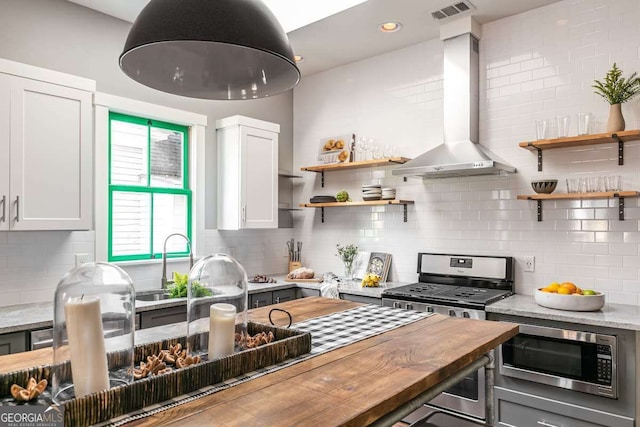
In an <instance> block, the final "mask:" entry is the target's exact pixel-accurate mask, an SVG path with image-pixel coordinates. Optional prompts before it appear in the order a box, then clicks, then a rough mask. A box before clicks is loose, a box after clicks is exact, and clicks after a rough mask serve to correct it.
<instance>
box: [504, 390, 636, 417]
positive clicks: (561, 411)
mask: <svg viewBox="0 0 640 427" xmlns="http://www.w3.org/2000/svg"><path fill="white" fill-rule="evenodd" d="M494 395H495V402H496V406H495V408H496V422H497V425H499V426H505V427H513V426H517V427H633V426H634V420H633V419H631V418H628V417H623V416H620V415H615V414H611V413H607V412H602V411H596V410H593V409H590V408H588V407H585V406H579V405H573V404H569V403H563V402H559V401H557V400H552V399H547V398H544V397H539V396H536V395H533V394H529V393H522V392H519V391H515V390H509V389H505V388H502V387H495V388H494Z"/></svg>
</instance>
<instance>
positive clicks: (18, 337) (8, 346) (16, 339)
mask: <svg viewBox="0 0 640 427" xmlns="http://www.w3.org/2000/svg"><path fill="white" fill-rule="evenodd" d="M26 350H27V334H26V333H25V332H13V333H10V334H2V335H0V355H4V354H13V353H20V352H22V351H26Z"/></svg>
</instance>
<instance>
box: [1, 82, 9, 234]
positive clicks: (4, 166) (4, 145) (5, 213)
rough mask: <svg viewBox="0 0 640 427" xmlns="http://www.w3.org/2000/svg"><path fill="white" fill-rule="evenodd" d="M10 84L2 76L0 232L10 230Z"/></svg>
mask: <svg viewBox="0 0 640 427" xmlns="http://www.w3.org/2000/svg"><path fill="white" fill-rule="evenodd" d="M10 84H11V79H10V77H9V76H7V75H6V74H0V230H8V229H9V197H10V196H9V165H10V159H9V153H10V151H9V147H10V145H9V137H10V132H9V124H10V114H9V113H10V111H11V86H10Z"/></svg>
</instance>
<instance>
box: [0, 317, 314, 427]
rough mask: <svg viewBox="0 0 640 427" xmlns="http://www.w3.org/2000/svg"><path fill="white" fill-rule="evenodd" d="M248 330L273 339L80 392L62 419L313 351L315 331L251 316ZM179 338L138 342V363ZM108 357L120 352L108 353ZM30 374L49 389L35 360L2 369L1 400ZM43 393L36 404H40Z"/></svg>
mask: <svg viewBox="0 0 640 427" xmlns="http://www.w3.org/2000/svg"><path fill="white" fill-rule="evenodd" d="M247 330H248V333H249V334H250V335H255V334H257V333H259V332H263V331H264V332H266V333H268V332H269V331H271V332H273V334H274V336H275V340H274V341H273V342H271V343H269V344H266V345H262V346H260V347H257V348H252V349H248V350H244V351H241V352H238V353H235V354H233V355H230V356H227V357H223V358H221V359H215V360H210V361H205V362H201V363H199V364H197V365H191V366H188V367H186V368H182V369H174V370H173V371H171V372H169V373H167V374H163V375H158V376H153V377H147V378H144V379H141V380H136V381H134V382H133V383H131V384H127V385H124V386H119V387H113V388H111V389H109V390H103V391H100V392H97V393H93V394H90V395H87V396H83V397H81V398H75V399H70V400H67V401H65V402H64V403H63V404H62V405H63V406H64V425H65V426H66V425H73V426H88V425H92V424H97V423H101V422H104V421H107V420H110V419H112V418H115V417H119V416H121V415H124V414H126V413H129V412H131V411H135V410H138V409H142V408H144V407H146V406H149V405H152V404H155V403H160V402H164V401H166V400H169V399H172V398H174V397H176V396H180V395H182V394H185V393H189V392H192V391H195V390H198V389H200V388H202V387H205V386H209V385H213V384H219V383H221V382H223V381H226V380H229V379H231V378H234V377H237V376H240V375H243V374H245V373H248V372H252V371H255V370H257V369H262V368H265V367H267V366H271V365H274V364H277V363H280V362H283V361H285V360H287V359H292V358H294V357H297V356H300V355H303V354H306V353H309V352H310V351H311V334H310V333H308V332H304V333H303V332H300V331H296V330H293V329H283V328H276V327H273V326H269V325H263V324H260V323H253V322H248V324H247ZM178 342H179V343H181V344H182V345H183V347H184V346H185V345H186V337H180V338H173V339H168V340H163V341H160V342H155V343H150V344H144V345H139V346H136V347H135V349H134V357H135V365H136V366H137V365H138V364H139V362H140V361H145V360H146V357H147V356H148V355H153V354H158V353H159V352H160V350H162V349H168V348H169V346H170V345H174V344H176V343H178ZM107 356H108V357H109V358H112V357H118V355H117V354H108V355H107ZM30 377H34V378H35V379H36V381H40V380H41V379H46V380H47V381H48V382H49V386H48V388H47V390H46V391H45V393H47V392H48V393H47V394H49V395H50V392H51V386H50V384H51V365H46V366H37V367H33V368H29V369H24V370H20V371H14V372H9V373H7V374H0V402H3V401H8V400H7V399H11V400H12V398H11V392H10V389H11V385H12V384H20V385H24V384H26V383H27V381H28V380H29V378H30ZM42 403H44V402H43V399H42V397H40V398H39V399H38V401H37V404H42Z"/></svg>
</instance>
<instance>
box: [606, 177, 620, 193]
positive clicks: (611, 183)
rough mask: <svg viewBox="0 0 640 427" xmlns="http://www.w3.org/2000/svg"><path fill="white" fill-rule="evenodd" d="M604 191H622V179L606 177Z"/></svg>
mask: <svg viewBox="0 0 640 427" xmlns="http://www.w3.org/2000/svg"><path fill="white" fill-rule="evenodd" d="M606 182H607V185H606V190H607V191H620V190H622V188H621V187H622V177H620V176H619V175H609V176H607V177H606Z"/></svg>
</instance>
